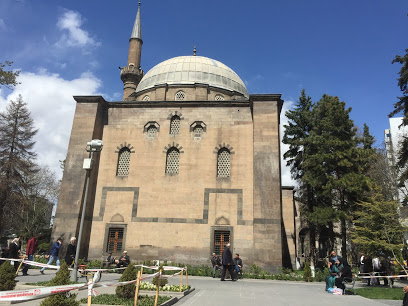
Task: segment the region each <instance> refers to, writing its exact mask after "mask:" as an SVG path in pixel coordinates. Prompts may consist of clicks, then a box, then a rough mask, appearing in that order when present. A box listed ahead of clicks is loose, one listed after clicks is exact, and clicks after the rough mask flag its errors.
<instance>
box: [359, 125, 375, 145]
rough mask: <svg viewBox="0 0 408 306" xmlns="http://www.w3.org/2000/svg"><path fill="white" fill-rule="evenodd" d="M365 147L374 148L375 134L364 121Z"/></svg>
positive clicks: (363, 140)
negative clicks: (373, 134)
mask: <svg viewBox="0 0 408 306" xmlns="http://www.w3.org/2000/svg"><path fill="white" fill-rule="evenodd" d="M362 142H363V148H364V149H372V147H373V144H374V142H375V140H374V136H372V135H371V134H370V129H369V128H368V125H367V124H365V123H364V130H363V139H362Z"/></svg>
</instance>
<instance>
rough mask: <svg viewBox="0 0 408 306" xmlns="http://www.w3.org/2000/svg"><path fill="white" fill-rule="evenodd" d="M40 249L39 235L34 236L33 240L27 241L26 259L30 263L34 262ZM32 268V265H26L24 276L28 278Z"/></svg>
mask: <svg viewBox="0 0 408 306" xmlns="http://www.w3.org/2000/svg"><path fill="white" fill-rule="evenodd" d="M37 247H38V238H37V235H34V237H33V238H31V239H30V240H28V241H27V249H26V257H27V259H28V260H30V261H34V254H35V251H36V250H37ZM29 268H30V265H27V264H26V265H24V269H23V275H24V276H26V275H28V274H27V272H28V269H29Z"/></svg>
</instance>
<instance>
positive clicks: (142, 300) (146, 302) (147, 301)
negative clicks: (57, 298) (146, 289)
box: [80, 294, 171, 306]
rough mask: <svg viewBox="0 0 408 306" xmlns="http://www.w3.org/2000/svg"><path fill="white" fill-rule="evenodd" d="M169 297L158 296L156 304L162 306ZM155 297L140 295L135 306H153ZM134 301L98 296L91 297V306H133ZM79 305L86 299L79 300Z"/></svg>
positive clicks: (106, 295)
mask: <svg viewBox="0 0 408 306" xmlns="http://www.w3.org/2000/svg"><path fill="white" fill-rule="evenodd" d="M170 299H171V297H170V296H161V295H159V298H158V304H159V305H160V304H163V303H164V302H166V301H168V300H170ZM154 300H155V296H147V295H140V296H139V298H138V300H137V305H139V306H153V305H154ZM134 301H135V300H134V299H133V298H131V299H125V298H120V297H117V296H116V295H115V294H100V295H97V296H95V297H92V304H105V305H125V306H127V305H129V306H133V304H134ZM80 302H81V303H84V304H86V303H87V302H88V299H87V298H84V299H81V300H80Z"/></svg>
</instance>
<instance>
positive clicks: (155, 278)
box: [152, 265, 169, 287]
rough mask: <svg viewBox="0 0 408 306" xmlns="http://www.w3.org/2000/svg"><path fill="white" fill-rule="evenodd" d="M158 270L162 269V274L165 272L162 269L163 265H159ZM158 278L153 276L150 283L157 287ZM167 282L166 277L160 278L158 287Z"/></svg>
mask: <svg viewBox="0 0 408 306" xmlns="http://www.w3.org/2000/svg"><path fill="white" fill-rule="evenodd" d="M160 270H161V271H162V275H164V274H165V273H166V272H165V271H164V270H163V265H160V267H159V269H157V271H160ZM158 279H159V276H155V277H153V280H152V284H153V285H155V286H156V287H157V282H158ZM168 282H169V281H168V280H167V278H160V287H163V286H165V285H167V284H168Z"/></svg>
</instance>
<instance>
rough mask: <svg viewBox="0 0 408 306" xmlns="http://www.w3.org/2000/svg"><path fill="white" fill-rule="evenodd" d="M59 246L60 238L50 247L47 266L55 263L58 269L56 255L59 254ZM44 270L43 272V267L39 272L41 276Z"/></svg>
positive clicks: (60, 243) (58, 263)
mask: <svg viewBox="0 0 408 306" xmlns="http://www.w3.org/2000/svg"><path fill="white" fill-rule="evenodd" d="M61 245H62V238H58V239H57V241H55V242H54V244H53V245H52V248H51V252H50V259H49V260H48V262H47V265H50V264H52V262H53V261H55V262H56V263H57V266H58V267H59V265H60V261H59V258H58V254H59V250H60V248H61ZM44 270H45V267H44V268H42V269H41V270H40V272H41V274H44Z"/></svg>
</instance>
